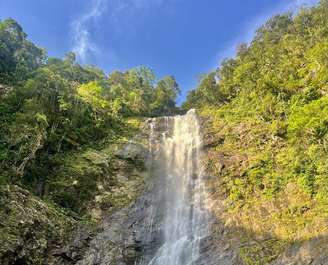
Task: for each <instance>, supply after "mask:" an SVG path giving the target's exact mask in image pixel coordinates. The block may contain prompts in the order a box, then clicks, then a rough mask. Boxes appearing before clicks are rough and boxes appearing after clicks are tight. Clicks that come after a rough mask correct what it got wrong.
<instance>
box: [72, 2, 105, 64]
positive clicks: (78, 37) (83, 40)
mask: <svg viewBox="0 0 328 265" xmlns="http://www.w3.org/2000/svg"><path fill="white" fill-rule="evenodd" d="M106 2H107V0H92V1H91V4H92V5H91V10H90V11H89V12H87V13H84V14H82V15H81V16H79V17H78V18H77V19H76V20H74V21H73V23H72V24H71V27H72V33H73V51H74V52H75V53H76V55H77V57H78V59H80V60H81V61H82V62H85V61H86V59H87V57H88V55H89V54H90V53H95V52H97V51H98V48H97V45H96V44H95V43H93V41H92V40H91V36H90V34H91V33H90V26H91V25H92V24H95V23H96V21H97V19H99V18H100V17H101V16H102V14H103V13H104V11H105V10H106Z"/></svg>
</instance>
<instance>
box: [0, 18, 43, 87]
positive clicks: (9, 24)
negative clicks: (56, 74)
mask: <svg viewBox="0 0 328 265" xmlns="http://www.w3.org/2000/svg"><path fill="white" fill-rule="evenodd" d="M44 61H45V52H44V50H42V49H40V48H38V47H36V46H35V45H34V44H33V43H31V42H30V41H28V40H27V39H26V34H25V33H24V32H23V29H22V28H21V26H20V25H19V24H18V23H17V22H16V21H15V20H13V19H6V20H4V21H3V22H1V21H0V84H1V83H4V84H10V83H16V82H20V81H24V80H26V78H28V77H29V76H30V72H31V71H34V70H35V69H36V68H38V67H39V66H40V65H42V64H43V63H44Z"/></svg>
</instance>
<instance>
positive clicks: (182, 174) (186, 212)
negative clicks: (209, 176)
mask: <svg viewBox="0 0 328 265" xmlns="http://www.w3.org/2000/svg"><path fill="white" fill-rule="evenodd" d="M154 122H155V123H156V119H154V120H153V121H152V123H151V125H150V126H151V130H152V133H151V135H150V138H152V137H154V133H153V129H154ZM155 126H156V124H155ZM165 126H166V132H165V133H163V134H162V139H161V140H160V143H159V151H160V152H161V156H160V157H161V158H162V161H157V164H159V165H161V167H162V168H163V172H164V174H163V177H165V180H164V181H163V182H162V184H163V186H164V187H162V188H160V192H162V193H163V194H162V197H163V198H164V203H165V205H164V209H165V213H164V215H163V216H164V217H163V221H162V226H163V227H162V230H163V237H164V239H163V244H162V246H161V247H160V248H159V249H158V251H157V253H156V255H155V256H154V257H153V259H152V260H151V261H150V262H149V263H148V265H192V264H196V262H197V259H198V257H199V244H200V240H201V239H202V238H204V237H205V236H207V235H208V225H207V224H208V215H207V212H206V209H205V206H204V203H205V187H204V180H203V170H202V166H201V163H200V155H201V144H202V142H201V136H200V130H199V124H198V120H197V116H196V114H195V111H194V110H190V111H189V112H188V113H187V114H186V115H184V116H174V117H165ZM150 142H151V143H154V142H155V140H154V139H150ZM152 148H153V146H152ZM151 151H153V150H151Z"/></svg>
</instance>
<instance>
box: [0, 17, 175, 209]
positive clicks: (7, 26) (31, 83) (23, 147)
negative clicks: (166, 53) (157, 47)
mask: <svg viewBox="0 0 328 265" xmlns="http://www.w3.org/2000/svg"><path fill="white" fill-rule="evenodd" d="M178 93H179V87H178V84H177V83H176V81H175V79H174V78H173V77H165V78H164V79H163V80H159V81H158V80H157V79H156V77H155V75H154V73H153V72H152V71H151V70H150V69H149V68H146V67H143V66H141V67H136V68H133V69H130V70H127V71H125V72H118V71H115V72H113V73H111V74H109V75H108V76H107V75H106V74H105V73H104V72H103V71H102V70H101V69H99V68H97V67H94V66H81V65H79V64H78V63H77V62H76V56H75V54H74V53H71V52H70V53H67V54H66V55H65V57H64V58H63V59H59V58H48V57H47V56H46V54H45V52H44V50H43V49H40V48H38V47H37V46H35V45H34V44H33V43H32V42H30V41H29V40H28V39H27V35H26V34H25V33H24V32H23V29H22V27H21V26H20V25H19V24H18V23H17V22H16V21H14V20H13V19H7V20H4V21H0V99H1V100H0V123H1V125H2V126H1V127H0V185H2V184H7V183H11V184H13V183H14V184H19V185H23V186H24V187H27V188H29V189H30V190H31V191H33V192H34V193H35V194H37V195H39V196H45V197H47V196H48V195H49V194H48V193H49V187H50V186H51V187H56V188H53V191H55V192H54V194H53V196H50V197H51V198H52V199H53V200H55V201H56V202H57V203H58V204H60V205H61V206H62V207H65V208H68V209H71V210H73V211H76V212H81V211H82V210H81V209H82V208H83V207H80V206H81V205H80V203H81V202H82V201H83V202H85V203H86V206H87V203H88V201H90V200H92V199H93V198H94V196H95V192H96V190H97V185H96V183H97V181H98V178H99V175H101V174H100V173H99V172H98V173H99V174H94V173H95V172H91V173H90V172H87V170H85V172H84V173H83V174H81V175H80V177H79V180H78V182H77V184H74V183H73V182H70V179H69V177H67V179H65V178H60V179H59V180H58V179H57V176H56V174H54V171H55V169H56V168H58V167H59V166H60V164H61V163H62V161H61V159H60V158H61V157H65V156H66V154H72V153H74V152H77V153H79V152H81V151H80V150H84V149H85V148H86V147H87V146H90V145H93V146H99V145H103V144H104V143H109V142H111V141H114V140H115V138H116V137H117V136H118V135H126V133H127V132H130V133H131V135H130V136H134V133H135V131H136V128H135V127H136V124H133V123H131V121H132V120H133V119H132V117H141V116H153V115H161V114H165V113H173V112H175V111H176V107H175V99H176V97H177V95H178ZM127 117H130V119H127ZM134 120H137V119H134ZM138 126H140V124H139V125H138ZM138 126H137V127H138ZM132 132H133V133H132ZM94 168H95V167H94ZM103 173H104V172H102V174H103ZM120 196H125V194H122V195H120ZM122 200H123V199H122ZM83 209H84V208H83Z"/></svg>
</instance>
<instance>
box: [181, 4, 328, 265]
mask: <svg viewBox="0 0 328 265" xmlns="http://www.w3.org/2000/svg"><path fill="white" fill-rule="evenodd" d="M327 33H328V2H327V1H321V2H320V3H319V4H318V5H317V6H315V7H312V8H304V9H302V10H300V11H299V13H298V14H296V15H295V14H282V15H277V16H275V17H273V18H272V19H270V20H269V21H268V22H267V23H266V24H265V25H264V26H262V27H261V28H260V29H258V30H257V33H256V36H255V38H254V39H253V40H252V42H251V43H250V44H248V45H247V44H242V45H240V47H239V49H238V52H237V55H236V57H235V58H231V59H226V60H225V61H223V63H222V64H221V65H220V66H219V67H218V69H217V70H215V71H213V72H210V73H208V74H206V75H205V76H204V77H203V78H202V80H201V82H200V84H199V86H198V88H197V89H196V90H194V91H192V92H191V93H190V94H189V96H188V99H187V102H186V103H185V105H184V107H185V108H187V109H188V108H191V107H195V108H198V109H199V111H200V114H201V116H203V119H204V129H203V130H204V131H203V133H204V135H205V139H206V141H208V144H207V157H206V161H207V168H208V170H209V172H211V175H214V176H215V177H216V181H215V183H214V184H213V185H214V186H215V190H216V192H215V193H214V194H213V196H214V200H215V201H216V202H220V203H217V209H216V210H217V211H218V215H219V218H220V219H222V218H223V220H224V222H225V223H226V225H227V226H230V227H239V228H240V229H242V230H243V231H247V233H248V234H249V235H251V238H253V239H254V240H257V241H255V242H260V243H255V244H252V245H251V246H248V245H247V244H246V247H244V248H242V249H241V254H242V255H243V256H244V258H245V260H246V261H247V262H246V263H247V264H266V262H268V261H269V260H273V259H274V258H275V257H276V256H277V255H278V254H279V253H280V252H281V251H282V249H284V248H285V247H286V246H288V245H290V244H292V243H293V242H304V241H307V240H313V239H320V238H321V239H322V238H325V237H326V235H327V222H328V216H327V203H328V193H327V187H328V186H327V185H328V178H327V177H328V167H327V165H328V164H327V139H328V138H327V137H328V134H327V133H328V112H327V110H328V97H327V91H328V57H327V54H328V39H327V36H328V35H327ZM246 241H247V239H246ZM318 242H321V243H317V244H318V245H317V247H320V246H322V245H324V244H325V243H322V241H320V240H318ZM312 248H313V247H312ZM321 251H322V250H321ZM311 252H313V253H315V252H316V253H317V252H318V251H315V247H314V249H312V250H311ZM319 252H320V251H319ZM305 256H306V255H305ZM286 262H287V261H286ZM303 262H304V263H302V262H301V263H300V264H307V263H305V261H303ZM297 264H298V263H297ZM311 264H312V263H311ZM315 264H317V263H315Z"/></svg>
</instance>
